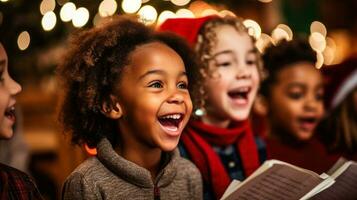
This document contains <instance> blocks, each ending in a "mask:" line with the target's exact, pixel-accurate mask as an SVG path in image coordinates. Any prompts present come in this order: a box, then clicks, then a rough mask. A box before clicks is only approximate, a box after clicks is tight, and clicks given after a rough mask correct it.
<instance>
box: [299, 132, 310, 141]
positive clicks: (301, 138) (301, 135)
mask: <svg viewBox="0 0 357 200" xmlns="http://www.w3.org/2000/svg"><path fill="white" fill-rule="evenodd" d="M295 136H296V138H297V140H299V141H307V140H310V139H311V138H312V136H313V133H312V132H302V133H296V135H295Z"/></svg>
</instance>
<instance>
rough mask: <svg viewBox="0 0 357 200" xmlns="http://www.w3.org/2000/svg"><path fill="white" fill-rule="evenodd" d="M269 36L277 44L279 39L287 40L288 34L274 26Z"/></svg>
mask: <svg viewBox="0 0 357 200" xmlns="http://www.w3.org/2000/svg"><path fill="white" fill-rule="evenodd" d="M271 38H272V41H273V44H277V43H279V41H280V40H289V34H288V33H287V32H286V31H285V30H283V29H281V28H275V29H274V30H273V31H272V33H271Z"/></svg>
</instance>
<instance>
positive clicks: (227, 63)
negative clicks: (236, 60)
mask: <svg viewBox="0 0 357 200" xmlns="http://www.w3.org/2000/svg"><path fill="white" fill-rule="evenodd" d="M231 65H232V62H220V63H217V66H218V67H228V66H231Z"/></svg>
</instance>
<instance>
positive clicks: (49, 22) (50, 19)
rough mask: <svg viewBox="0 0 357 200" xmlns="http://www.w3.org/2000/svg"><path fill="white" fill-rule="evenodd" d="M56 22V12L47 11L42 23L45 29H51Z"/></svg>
mask: <svg viewBox="0 0 357 200" xmlns="http://www.w3.org/2000/svg"><path fill="white" fill-rule="evenodd" d="M56 22H57V17H56V14H55V13H54V12H52V11H50V12H47V13H46V14H45V15H43V17H42V20H41V25H42V28H43V30H45V31H50V30H52V29H53V28H54V27H55V26H56Z"/></svg>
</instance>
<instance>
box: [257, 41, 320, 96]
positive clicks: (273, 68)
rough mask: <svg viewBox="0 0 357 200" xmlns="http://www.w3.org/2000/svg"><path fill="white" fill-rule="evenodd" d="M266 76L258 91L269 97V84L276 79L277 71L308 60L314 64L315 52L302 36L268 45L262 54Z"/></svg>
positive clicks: (315, 59)
mask: <svg viewBox="0 0 357 200" xmlns="http://www.w3.org/2000/svg"><path fill="white" fill-rule="evenodd" d="M262 58H263V63H264V69H265V71H266V73H267V77H266V78H265V80H263V81H262V83H261V86H260V93H261V94H262V95H263V96H265V97H269V91H270V86H271V85H272V84H273V83H274V82H275V81H276V77H277V76H278V74H279V72H280V71H281V70H282V69H285V68H286V67H289V66H290V65H292V64H295V63H298V62H309V63H312V64H313V65H315V63H316V61H317V57H316V52H315V51H314V50H313V49H312V48H311V46H310V44H309V43H308V41H307V40H306V39H304V38H296V39H294V40H291V41H286V40H282V41H280V42H279V43H278V44H276V45H273V44H271V45H270V46H268V47H267V48H266V49H265V51H264V54H263V56H262Z"/></svg>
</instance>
